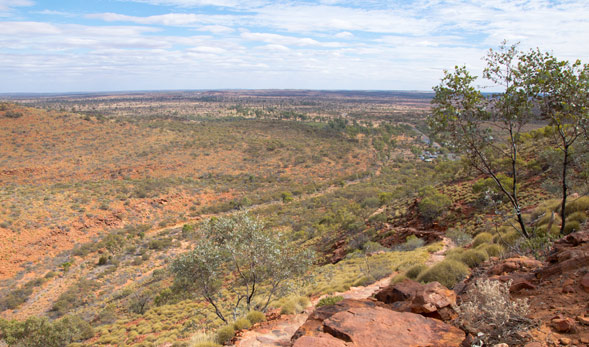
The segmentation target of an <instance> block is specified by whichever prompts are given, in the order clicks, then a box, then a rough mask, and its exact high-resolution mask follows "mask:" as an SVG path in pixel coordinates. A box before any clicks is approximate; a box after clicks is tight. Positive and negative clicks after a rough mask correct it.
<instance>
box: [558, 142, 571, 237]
mask: <svg viewBox="0 0 589 347" xmlns="http://www.w3.org/2000/svg"><path fill="white" fill-rule="evenodd" d="M563 150H564V158H563V160H562V181H561V182H562V203H561V204H560V218H561V219H562V223H561V224H560V234H561V235H564V227H565V226H566V220H565V217H566V215H565V209H566V204H567V167H568V164H569V144H565V145H564V148H563Z"/></svg>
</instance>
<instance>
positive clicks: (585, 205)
mask: <svg viewBox="0 0 589 347" xmlns="http://www.w3.org/2000/svg"><path fill="white" fill-rule="evenodd" d="M559 210H560V209H559ZM588 210H589V196H582V197H580V198H578V199H575V200H570V201H569V202H568V203H567V205H566V208H565V215H566V216H568V215H569V214H572V213H574V212H579V211H581V212H583V211H588Z"/></svg>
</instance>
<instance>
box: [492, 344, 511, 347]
mask: <svg viewBox="0 0 589 347" xmlns="http://www.w3.org/2000/svg"><path fill="white" fill-rule="evenodd" d="M493 347H509V345H508V344H506V343H498V344H496V345H493Z"/></svg>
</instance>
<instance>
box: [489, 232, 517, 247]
mask: <svg viewBox="0 0 589 347" xmlns="http://www.w3.org/2000/svg"><path fill="white" fill-rule="evenodd" d="M521 237H522V236H521V234H520V233H519V232H518V231H517V230H509V231H506V232H502V233H499V234H497V235H495V236H493V242H494V243H498V244H507V245H510V246H511V245H515V243H516V242H517V240H519V239H520V238H521Z"/></svg>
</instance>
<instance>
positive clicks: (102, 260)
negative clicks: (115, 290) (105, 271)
mask: <svg viewBox="0 0 589 347" xmlns="http://www.w3.org/2000/svg"><path fill="white" fill-rule="evenodd" d="M107 262H108V257H107V256H106V255H101V256H100V258H98V265H99V266H102V265H106V263H107Z"/></svg>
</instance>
